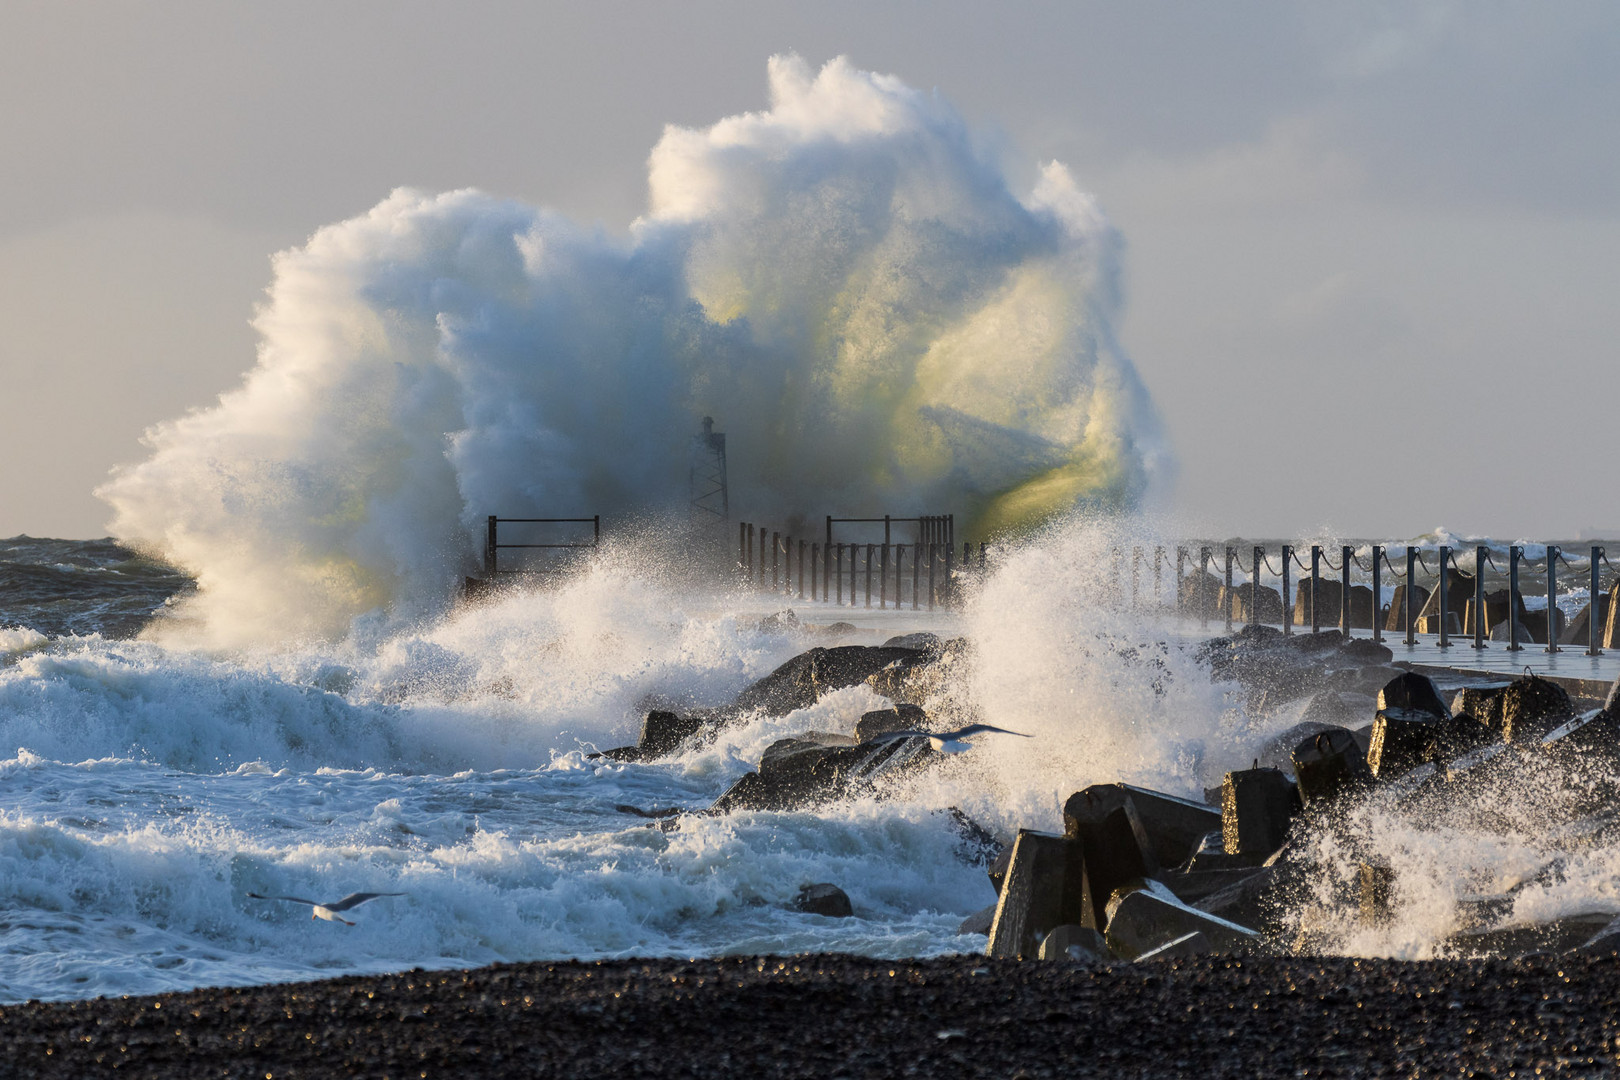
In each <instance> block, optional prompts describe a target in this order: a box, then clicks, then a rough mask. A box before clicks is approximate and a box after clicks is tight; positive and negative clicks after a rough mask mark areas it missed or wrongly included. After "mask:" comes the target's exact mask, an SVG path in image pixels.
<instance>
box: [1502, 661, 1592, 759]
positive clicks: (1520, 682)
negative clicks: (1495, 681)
mask: <svg viewBox="0 0 1620 1080" xmlns="http://www.w3.org/2000/svg"><path fill="white" fill-rule="evenodd" d="M1574 716H1575V704H1574V702H1572V701H1570V699H1569V692H1568V691H1567V690H1565V689H1564V688H1563V687H1562V686H1559V685H1558V684H1557V683H1555V682H1550V681H1548V680H1547V679H1543V678H1541V677H1540V676H1538V675H1536V674H1534V673H1530V674H1527V675H1525V676H1523V677H1522V678H1518V679H1515V680H1513V682H1512V683H1511V684H1509V685H1508V687H1507V689H1505V690H1503V691H1502V739H1503V741H1504V742H1510V743H1514V742H1520V741H1523V740H1527V739H1528V740H1532V741H1533V740H1536V739H1540V738H1542V737H1544V736H1545V735H1547V734H1548V733H1549V732H1551V731H1552V729H1553V728H1555V727H1558V726H1559V725H1560V724H1563V723H1565V722H1566V721H1568V720H1570V719H1573V718H1574Z"/></svg>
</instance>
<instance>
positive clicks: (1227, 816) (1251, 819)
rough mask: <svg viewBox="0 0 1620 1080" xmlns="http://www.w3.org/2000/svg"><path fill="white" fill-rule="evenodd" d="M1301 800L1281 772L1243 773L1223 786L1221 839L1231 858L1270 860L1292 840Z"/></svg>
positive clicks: (1231, 774) (1229, 776) (1228, 778)
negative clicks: (1272, 855) (1298, 804)
mask: <svg viewBox="0 0 1620 1080" xmlns="http://www.w3.org/2000/svg"><path fill="white" fill-rule="evenodd" d="M1298 798H1299V795H1298V793H1297V792H1296V791H1295V790H1294V785H1293V782H1292V781H1290V780H1289V779H1288V777H1286V776H1284V775H1283V772H1282V770H1281V769H1242V770H1238V771H1235V772H1229V773H1227V774H1226V779H1225V780H1223V781H1222V782H1221V839H1222V841H1223V846H1224V847H1225V849H1226V853H1227V854H1228V855H1248V856H1258V857H1259V858H1262V859H1263V858H1266V857H1267V856H1269V855H1270V854H1271V853H1272V852H1273V851H1276V850H1277V849H1278V848H1280V847H1282V846H1283V841H1284V840H1286V839H1288V826H1289V825H1290V824H1291V823H1292V821H1293V817H1294V807H1295V804H1296V802H1297V800H1298Z"/></svg>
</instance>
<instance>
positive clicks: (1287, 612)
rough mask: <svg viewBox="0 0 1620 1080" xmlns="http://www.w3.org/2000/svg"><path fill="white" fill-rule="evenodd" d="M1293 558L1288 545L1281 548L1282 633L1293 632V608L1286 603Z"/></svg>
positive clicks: (1291, 549) (1292, 552)
mask: <svg viewBox="0 0 1620 1080" xmlns="http://www.w3.org/2000/svg"><path fill="white" fill-rule="evenodd" d="M1293 558H1294V549H1293V547H1292V546H1291V545H1289V544H1284V545H1283V546H1282V568H1283V569H1282V606H1283V633H1284V634H1292V633H1293V632H1294V606H1293V605H1292V604H1290V603H1289V602H1288V576H1289V574H1290V573H1291V572H1292V571H1293V566H1291V565H1290V563H1292V561H1293Z"/></svg>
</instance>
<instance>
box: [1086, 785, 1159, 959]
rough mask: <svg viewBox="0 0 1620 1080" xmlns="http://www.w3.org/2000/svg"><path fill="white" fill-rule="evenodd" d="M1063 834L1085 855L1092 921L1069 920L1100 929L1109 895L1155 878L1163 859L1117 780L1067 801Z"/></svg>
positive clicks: (1097, 786)
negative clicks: (1146, 879)
mask: <svg viewBox="0 0 1620 1080" xmlns="http://www.w3.org/2000/svg"><path fill="white" fill-rule="evenodd" d="M1063 827H1064V835H1066V836H1068V837H1069V838H1071V839H1073V840H1076V841H1078V842H1079V844H1080V846H1081V849H1082V850H1083V852H1084V855H1085V869H1086V882H1087V885H1086V888H1087V898H1088V903H1089V906H1090V910H1089V911H1088V913H1087V914H1088V916H1089V919H1074V920H1069V921H1072V922H1078V923H1080V924H1081V925H1083V926H1092V927H1095V928H1097V929H1101V928H1102V924H1101V922H1100V921H1098V920H1101V919H1102V917H1103V909H1104V908H1105V907H1106V906H1107V904H1108V898H1109V897H1110V896H1111V895H1113V892H1114V890H1115V889H1117V888H1119V887H1121V886H1122V885H1125V884H1126V883H1128V882H1131V881H1136V880H1140V879H1143V878H1150V877H1156V876H1157V875H1158V873H1159V860H1158V857H1157V856H1156V855H1155V854H1154V852H1153V842H1152V840H1151V839H1150V838H1149V836H1148V834H1147V830H1146V829H1145V828H1144V827H1143V825H1142V820H1141V818H1140V817H1139V816H1138V814H1137V812H1136V804H1135V802H1133V801H1132V799H1131V795H1130V793H1129V792H1127V791H1126V790H1125V788H1124V787H1123V786H1122V785H1119V784H1095V785H1093V786H1091V787H1088V788H1086V789H1084V790H1082V791H1077V792H1075V793H1074V794H1073V795H1071V796H1069V799H1068V801H1067V802H1065V803H1064V804H1063Z"/></svg>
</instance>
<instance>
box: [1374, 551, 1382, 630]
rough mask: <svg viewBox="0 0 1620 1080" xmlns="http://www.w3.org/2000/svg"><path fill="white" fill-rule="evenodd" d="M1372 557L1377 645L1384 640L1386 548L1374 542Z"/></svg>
mask: <svg viewBox="0 0 1620 1080" xmlns="http://www.w3.org/2000/svg"><path fill="white" fill-rule="evenodd" d="M1372 557H1373V560H1372V592H1373V600H1372V632H1373V644H1375V645H1376V644H1377V643H1379V642H1381V641H1383V640H1384V564H1383V558H1384V549H1383V548H1381V547H1379V546H1378V545H1377V544H1374V545H1373V549H1372Z"/></svg>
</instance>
